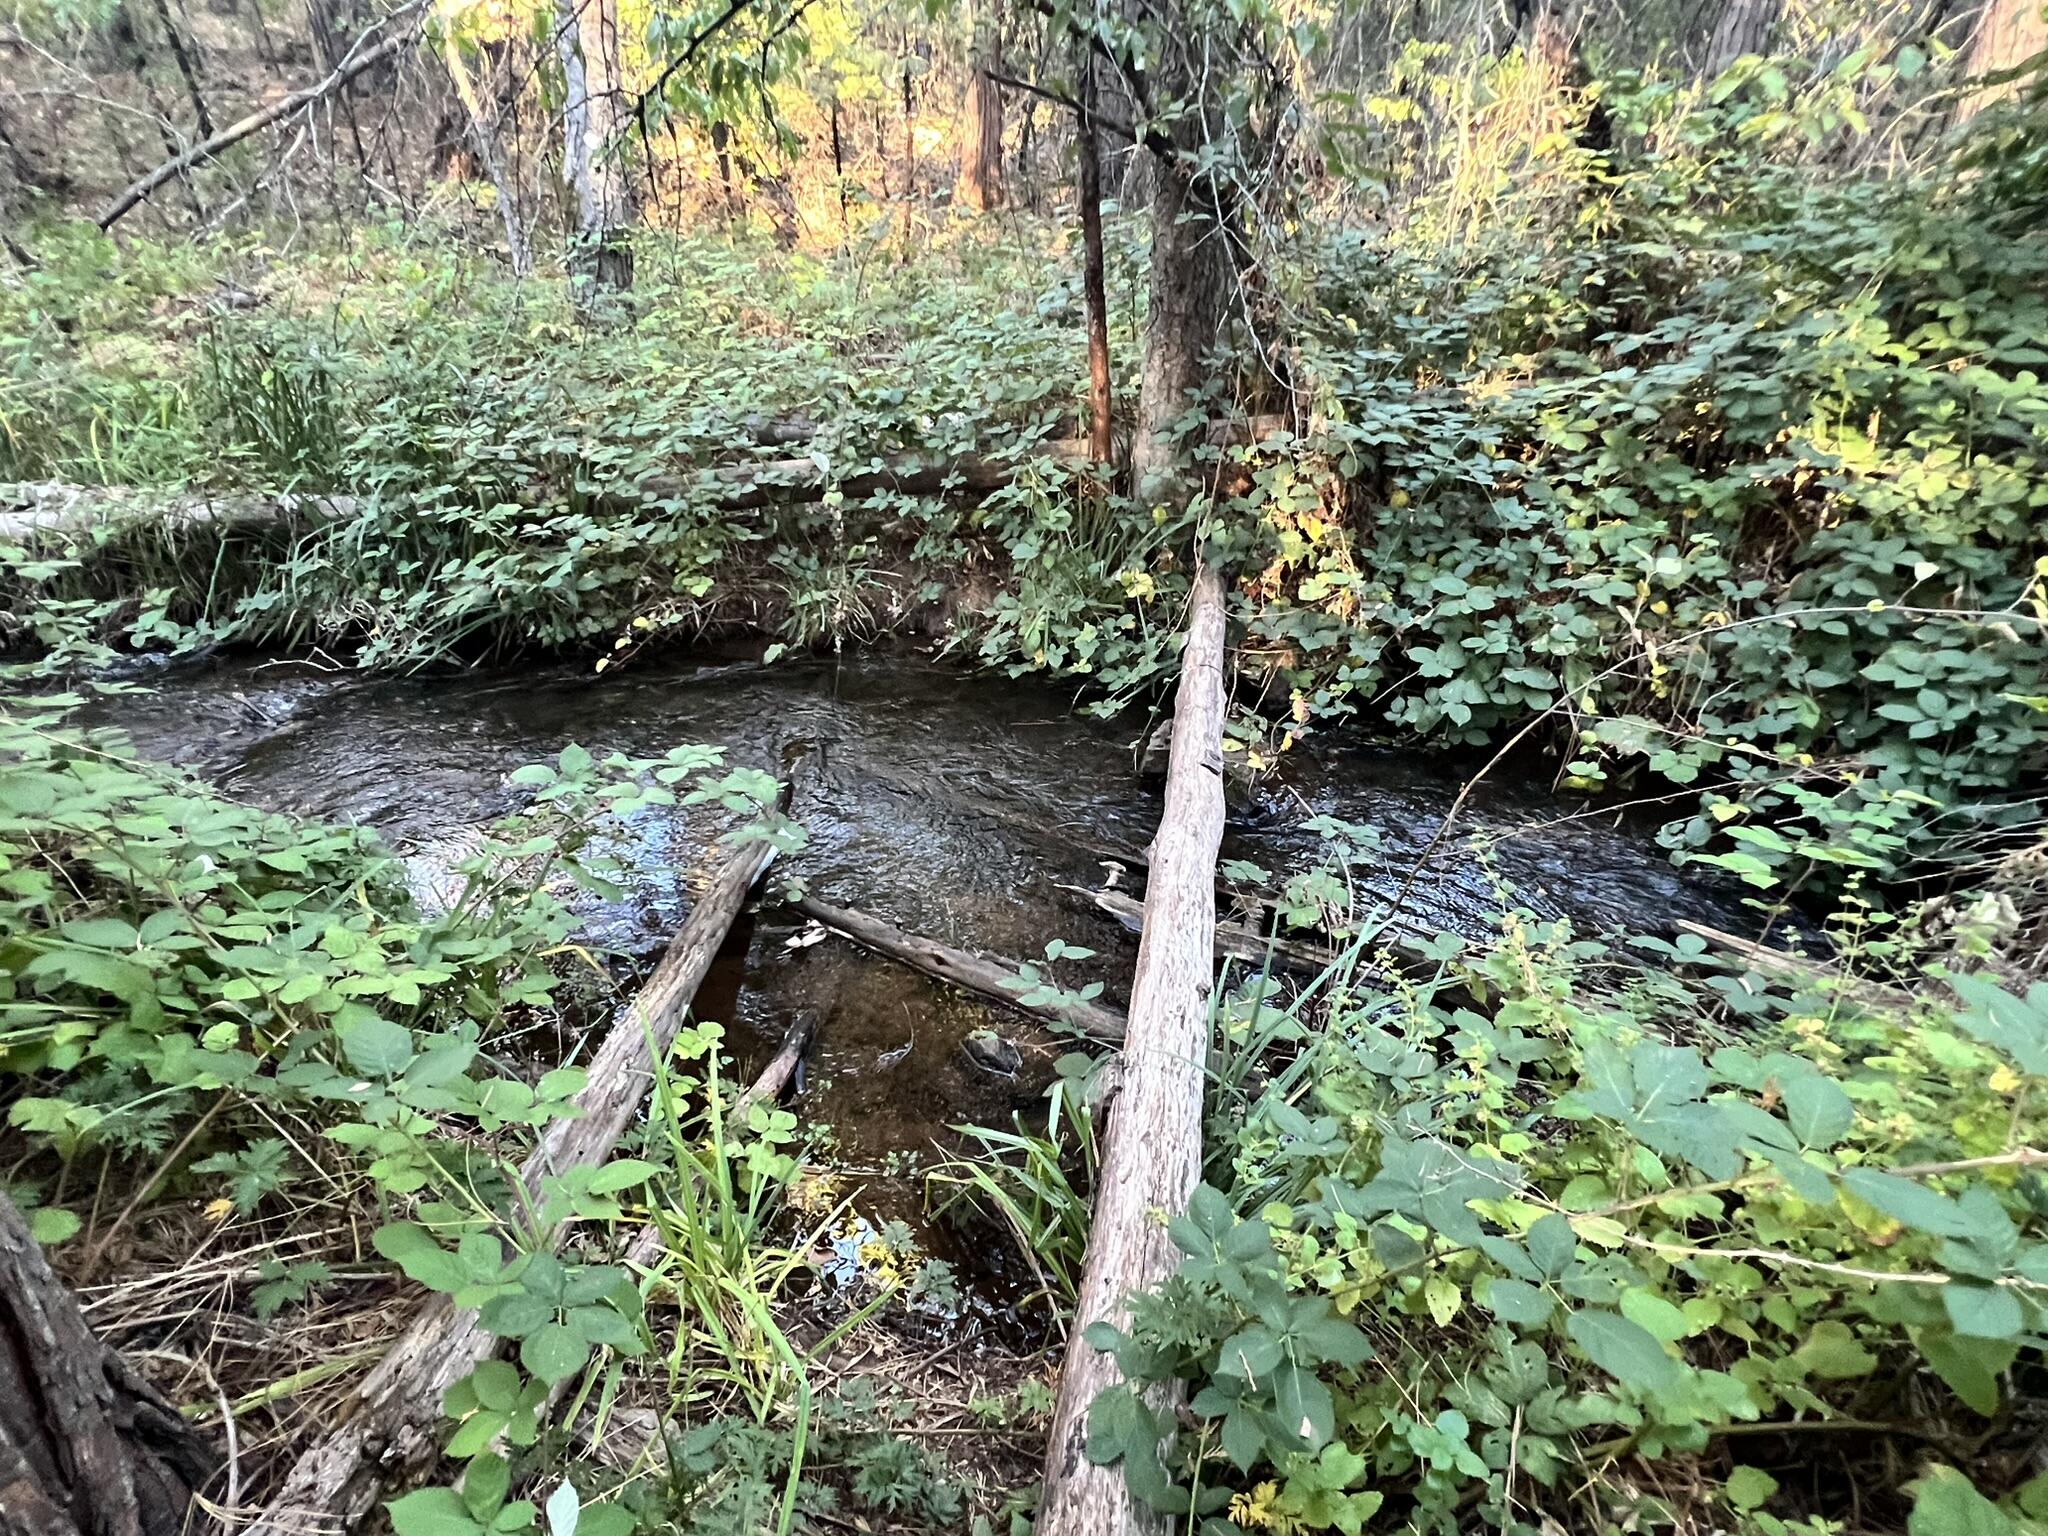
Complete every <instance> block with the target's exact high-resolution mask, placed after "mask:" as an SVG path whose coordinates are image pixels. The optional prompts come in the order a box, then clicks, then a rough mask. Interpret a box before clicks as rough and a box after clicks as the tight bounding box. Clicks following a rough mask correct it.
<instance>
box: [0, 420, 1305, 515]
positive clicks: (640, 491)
mask: <svg viewBox="0 0 2048 1536" xmlns="http://www.w3.org/2000/svg"><path fill="white" fill-rule="evenodd" d="M1285 425H1286V422H1285V419H1284V418H1282V417H1278V416H1259V417H1254V418H1252V419H1251V420H1250V421H1249V422H1218V423H1217V424H1216V425H1215V426H1214V427H1212V428H1211V429H1210V433H1209V443H1210V445H1211V446H1212V447H1223V446H1227V445H1230V444H1234V443H1246V442H1257V441H1258V440H1259V439H1261V438H1263V437H1265V436H1268V435H1270V434H1271V433H1274V432H1277V431H1280V430H1282V429H1283V428H1284V427H1285ZM810 426H811V424H810V423H808V422H789V423H773V422H756V421H754V420H753V419H752V418H749V421H748V423H747V430H748V431H749V432H750V434H752V435H753V436H754V437H755V438H756V440H757V441H759V442H762V443H764V444H775V443H783V442H797V441H802V440H803V438H802V436H800V435H798V434H801V433H803V432H805V431H807V430H809V429H810ZM1091 455H1092V448H1091V445H1090V444H1089V442H1088V440H1087V439H1085V438H1053V439H1049V440H1047V441H1044V442H1038V443H1031V444H1026V445H1023V446H1021V447H1019V448H1018V449H1017V451H1016V452H1015V453H1014V454H980V453H962V454H948V453H940V452H934V451H932V450H930V449H923V450H918V451H915V452H909V453H897V454H889V455H886V456H881V457H874V458H870V459H868V460H866V461H864V462H863V463H861V464H860V465H859V467H857V468H851V472H847V471H846V469H845V468H842V467H836V466H830V465H821V464H819V463H818V461H817V460H816V459H814V458H800V459H760V460H753V461H750V462H746V463H739V464H713V465H709V466H706V467H705V468H702V469H697V470H691V471H680V472H676V473H670V474H661V475H655V476H651V477H649V478H647V479H644V480H640V481H636V482H632V483H631V484H626V483H620V484H617V485H612V484H602V483H600V484H584V485H581V486H580V488H581V489H583V490H585V491H586V492H588V493H589V494H591V495H593V496H596V497H599V498H600V499H603V498H612V499H617V500H627V499H630V500H632V501H636V502H640V503H646V502H650V501H665V500H674V501H680V502H686V503H700V504H705V505H709V506H712V507H715V508H717V509H719V510H721V511H726V512H743V511H747V510H750V509H752V508H758V507H768V506H777V505H782V504H785V503H788V504H801V503H805V502H814V501H819V500H822V499H823V498H824V497H825V495H826V494H827V493H828V492H835V491H836V492H837V493H839V494H840V495H842V496H844V497H846V498H847V499H849V500H860V499H861V498H864V497H867V496H872V495H874V494H875V493H877V492H879V491H894V492H898V493H900V494H903V495H931V494H934V493H939V492H952V491H971V492H979V491H991V490H995V489H997V488H999V487H1001V486H1005V485H1008V484H1009V483H1010V482H1011V481H1012V480H1014V479H1015V478H1016V477H1017V475H1018V474H1019V473H1021V472H1023V471H1024V470H1026V469H1028V468H1030V467H1031V466H1033V465H1034V464H1039V463H1043V462H1046V461H1050V462H1051V463H1052V464H1053V465H1055V466H1056V467H1060V468H1067V467H1073V468H1078V467H1080V466H1082V465H1085V464H1088V463H1090V462H1092V458H1091ZM367 505H368V504H367V503H366V502H365V501H364V500H363V499H362V498H360V497H355V496H294V495H277V494H270V493H265V492H257V491H233V492H174V491H150V490H146V489H140V488H136V487H121V486H95V485H67V484H63V483H60V482H56V481H44V482H16V483H13V484H0V539H25V538H29V537H31V536H34V535H37V534H65V533H82V532H85V531H88V530H90V529H92V528H96V527H102V526H113V527H139V526H143V525H161V526H164V527H169V528H195V527H209V526H217V527H226V526H244V527H262V526H264V525H266V524H270V523H278V522H291V521H302V522H309V523H310V522H347V521H350V520H351V519H353V518H355V517H356V516H358V515H359V514H360V513H362V512H363V511H365V510H367Z"/></svg>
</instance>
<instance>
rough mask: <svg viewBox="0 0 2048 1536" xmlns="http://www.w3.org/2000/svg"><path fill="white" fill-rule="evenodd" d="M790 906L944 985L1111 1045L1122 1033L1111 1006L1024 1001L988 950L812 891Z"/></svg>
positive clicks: (1019, 980)
mask: <svg viewBox="0 0 2048 1536" xmlns="http://www.w3.org/2000/svg"><path fill="white" fill-rule="evenodd" d="M795 905H796V910H797V911H799V912H801V913H803V915H804V916H805V917H809V918H814V919H816V920H817V921H818V922H821V923H823V924H824V925H825V926H826V927H827V928H830V929H832V930H833V931H834V932H836V933H841V934H844V935H845V936H846V937H847V938H849V939H851V940H853V942H854V943H856V944H858V945H860V946H861V948H863V949H871V950H873V951H874V952H875V953H876V954H878V955H885V956H887V957H888V958H889V959H891V960H897V961H901V962H902V963H903V964H904V965H907V966H909V967H910V968H911V969H912V970H916V971H922V972H923V973H924V974H925V975H927V976H930V977H933V978H934V979H936V980H939V981H943V982H945V983H946V984H947V985H948V986H954V987H958V988H960V989H961V990H962V991H963V992H972V993H974V994H975V995H977V996H979V997H985V998H988V999H989V1000H990V1001H992V1002H997V1003H1001V1004H1002V1005H1003V1006H1004V1007H1006V1008H1014V1009H1015V1010H1016V1011H1017V1012H1019V1013H1024V1014H1029V1015H1031V1016H1032V1017H1034V1018H1038V1019H1042V1020H1044V1021H1046V1022H1048V1023H1052V1024H1055V1025H1059V1026H1062V1027H1064V1028H1067V1029H1072V1030H1078V1031H1079V1032H1080V1033H1082V1034H1084V1035H1086V1036H1088V1037H1089V1038H1090V1039H1091V1040H1100V1041H1103V1042H1105V1043H1107V1044H1112V1045H1113V1044H1115V1043H1117V1042H1118V1041H1120V1040H1122V1039H1123V1038H1124V1021H1123V1020H1122V1019H1121V1018H1119V1017H1118V1016H1117V1014H1116V1012H1115V1011H1114V1010H1113V1009H1109V1008H1104V1007H1102V1006H1101V1005H1100V1004H1097V1003H1073V1004H1068V1005H1064V1006H1057V1007H1056V1006H1052V1005H1045V1006H1040V1005H1038V1004H1033V1003H1026V1002H1024V1001H1023V995H1024V993H1025V992H1026V991H1027V990H1029V987H1028V984H1027V983H1026V982H1025V981H1024V979H1023V977H1022V976H1021V975H1020V974H1019V973H1018V971H1017V968H1016V967H1015V966H1013V965H1009V964H1006V963H1005V962H1003V961H1000V960H994V959H991V958H989V957H988V956H987V955H977V954H973V953H971V952H969V951H968V950H964V949H956V948H954V947H953V946H952V945H951V944H943V943H941V942H940V941H939V940H937V939H927V938H924V937H922V936H920V935H918V934H914V933H905V932H904V931H903V930H902V929H901V928H897V927H895V926H893V925H892V924H889V923H886V922H884V921H882V919H881V918H879V917H874V916H871V915H870V914H868V913H866V912H855V911H853V910H851V909H850V908H847V907H835V906H832V905H830V904H829V903H827V902H822V901H819V900H818V899H817V898H816V897H814V896H805V897H803V898H801V899H800V900H799V901H797V902H796V904H795Z"/></svg>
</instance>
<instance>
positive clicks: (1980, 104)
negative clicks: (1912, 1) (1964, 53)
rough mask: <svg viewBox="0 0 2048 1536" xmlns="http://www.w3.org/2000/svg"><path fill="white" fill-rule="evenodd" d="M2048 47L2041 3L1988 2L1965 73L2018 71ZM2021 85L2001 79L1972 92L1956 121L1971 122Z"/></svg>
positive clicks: (1959, 108)
mask: <svg viewBox="0 0 2048 1536" xmlns="http://www.w3.org/2000/svg"><path fill="white" fill-rule="evenodd" d="M2044 48H2048V16H2044V14H2043V12H2042V8H2041V0H1985V4H1984V9H1983V10H1981V11H1979V12H1978V13H1977V26H1976V30H1975V31H1974V32H1972V33H1971V35H1970V56H1969V62H1968V63H1967V64H1966V65H1965V66H1964V69H1965V72H1966V73H1967V74H1968V75H1970V76H1971V77H1972V78H1973V79H1976V78H1981V77H1983V76H1985V75H1996V74H2001V73H2003V72H2004V71H2006V70H2012V69H2018V68H2019V67H2020V66H2021V65H2022V64H2025V63H2026V62H2027V61H2028V60H2029V59H2031V58H2033V57H2034V55H2035V54H2037V53H2039V52H2041V51H2042V49H2044ZM2018 83H2019V82H2017V81H2013V80H2000V81H1996V82H1994V83H1992V84H1990V85H1987V86H1986V87H1984V89H1982V90H1979V91H1973V92H1972V93H1971V94H1970V95H1968V96H1966V97H1964V98H1963V100H1962V101H1961V103H1960V104H1958V106H1957V107H1956V120H1957V121H1958V122H1968V121H1969V120H1970V119H1971V118H1973V117H1975V116H1976V115H1977V114H1978V113H1979V112H1981V111H1983V110H1984V109H1985V108H1986V107H1988V106H1990V105H1991V104H1992V103H1993V102H1995V101H1999V100H2002V99H2003V98H2005V97H2007V96H2010V95H2011V94H2012V93H2013V90H2014V88H2015V86H2016V85H2017V84H2018Z"/></svg>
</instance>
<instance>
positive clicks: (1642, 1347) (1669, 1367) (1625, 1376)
mask: <svg viewBox="0 0 2048 1536" xmlns="http://www.w3.org/2000/svg"><path fill="white" fill-rule="evenodd" d="M1565 1332H1566V1333H1568V1334H1570V1335H1571V1339H1572V1342H1573V1343H1574V1344H1576V1345H1578V1346H1579V1348H1581V1349H1583V1350H1584V1351H1585V1352H1586V1357H1587V1358H1588V1359H1589V1360H1591V1361H1592V1362H1593V1363H1594V1364H1595V1365H1597V1366H1599V1367H1600V1369H1601V1370H1603V1371H1605V1372H1606V1373H1607V1374H1608V1375H1610V1376H1612V1377H1613V1378H1614V1379H1615V1380H1616V1381H1619V1382H1623V1383H1625V1384H1627V1385H1628V1386H1631V1387H1637V1388H1644V1387H1647V1388H1649V1389H1651V1390H1653V1391H1654V1390H1657V1389H1660V1388H1664V1387H1669V1386H1671V1385H1672V1384H1673V1383H1675V1382H1676V1381H1677V1380H1678V1365H1677V1362H1675V1361H1674V1360H1673V1359H1672V1358H1671V1357H1670V1356H1669V1355H1667V1354H1665V1353H1664V1347H1663V1346H1662V1345H1661V1344H1659V1343H1658V1342H1657V1341H1656V1339H1655V1338H1653V1337H1651V1335H1650V1334H1649V1333H1648V1332H1647V1331H1645V1330H1644V1329H1643V1328H1642V1327H1641V1326H1640V1325H1639V1324H1636V1323H1632V1322H1630V1321H1629V1320H1628V1319H1627V1318H1625V1317H1623V1316H1622V1315H1621V1314H1620V1313H1619V1312H1608V1311H1605V1310H1602V1309H1599V1308H1594V1307H1587V1308H1582V1309H1581V1310H1579V1311H1576V1312H1574V1313H1572V1314H1571V1315H1570V1316H1569V1317H1568V1318H1566V1319H1565Z"/></svg>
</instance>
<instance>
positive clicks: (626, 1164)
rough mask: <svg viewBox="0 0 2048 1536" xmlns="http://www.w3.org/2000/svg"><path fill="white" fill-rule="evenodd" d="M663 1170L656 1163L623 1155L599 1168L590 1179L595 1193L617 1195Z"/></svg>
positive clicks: (643, 1182) (592, 1191)
mask: <svg viewBox="0 0 2048 1536" xmlns="http://www.w3.org/2000/svg"><path fill="white" fill-rule="evenodd" d="M660 1171H661V1170H660V1169H658V1168H656V1167H655V1166H654V1164H652V1163H650V1162H646V1161H645V1160H643V1159H641V1158H637V1157H622V1158H619V1159H617V1160H616V1161H615V1162H609V1163H606V1164H605V1165H604V1166H603V1167H602V1168H600V1169H598V1170H597V1174H596V1176H595V1177H593V1178H592V1179H591V1181H590V1192H591V1193H592V1194H593V1195H615V1194H617V1193H618V1192H619V1191H620V1190H622V1189H631V1188H633V1187H634V1186H635V1185H636V1184H645V1183H646V1182H647V1181H648V1180H649V1179H651V1178H653V1177H654V1175H655V1174H657V1173H659V1172H660Z"/></svg>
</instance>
